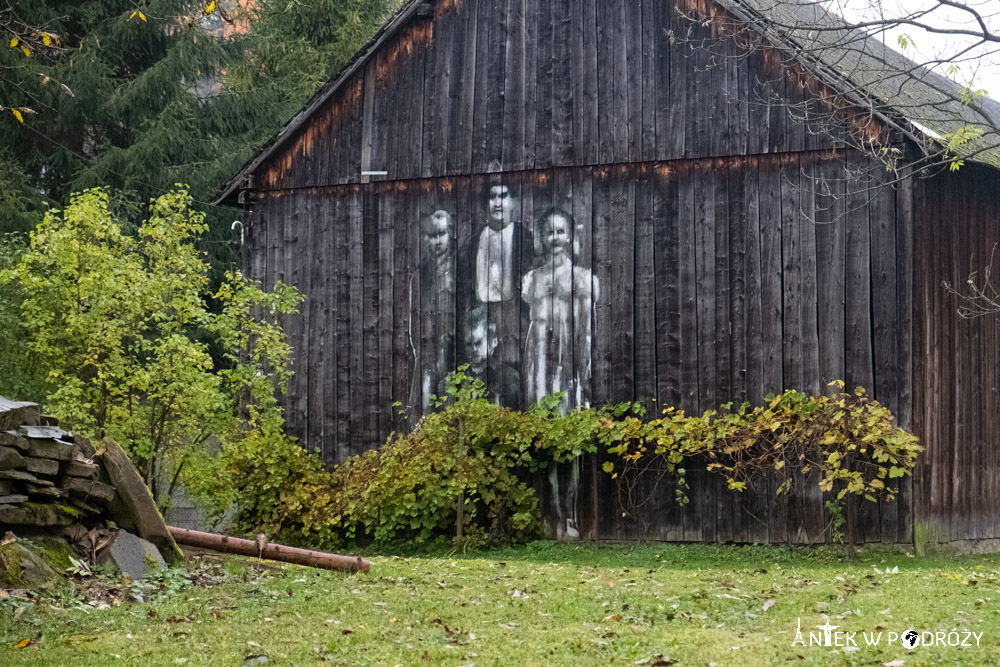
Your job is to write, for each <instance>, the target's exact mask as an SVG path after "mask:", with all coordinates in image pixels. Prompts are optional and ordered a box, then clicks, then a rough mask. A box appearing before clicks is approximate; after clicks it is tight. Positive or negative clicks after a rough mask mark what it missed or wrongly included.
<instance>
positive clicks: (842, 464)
mask: <svg viewBox="0 0 1000 667" xmlns="http://www.w3.org/2000/svg"><path fill="white" fill-rule="evenodd" d="M769 398H770V400H769V404H768V405H766V406H763V407H756V408H751V407H750V406H749V405H746V404H745V405H742V406H740V407H739V408H737V409H736V410H731V409H730V408H731V406H724V407H723V409H722V411H708V412H706V413H704V414H702V415H698V416H694V415H692V416H689V415H686V414H685V413H684V412H683V411H681V410H676V409H674V408H668V409H667V410H664V412H663V415H662V416H661V417H659V418H657V419H652V420H646V419H645V418H644V415H643V413H642V409H641V407H640V406H639V405H638V404H631V403H624V404H620V405H617V406H608V407H604V408H579V409H577V410H574V411H572V412H569V413H568V414H562V413H560V412H559V411H558V408H557V406H558V405H559V403H560V400H561V397H560V396H551V397H546V398H544V399H542V401H541V402H540V403H539V405H537V406H535V407H534V408H532V409H531V410H530V411H528V412H519V411H516V410H510V409H508V408H503V407H500V406H497V405H495V404H493V403H490V402H489V401H488V400H487V398H486V392H485V390H484V387H483V385H482V383H481V382H479V381H474V380H472V379H471V378H469V377H468V376H466V375H465V374H464V373H463V372H461V371H460V372H459V373H456V374H453V375H452V376H451V377H450V378H449V387H448V396H447V397H446V399H439V400H437V401H436V403H437V404H438V405H437V407H439V408H440V409H439V410H438V411H437V412H434V413H433V414H431V415H429V416H427V417H426V418H424V419H422V420H421V421H420V423H419V424H418V426H417V428H416V429H415V430H414V431H413V432H412V433H409V434H404V435H396V434H394V435H392V436H390V438H389V439H388V441H387V442H386V443H385V444H384V445H383V446H382V447H380V448H379V449H374V450H370V451H368V452H365V453H364V454H361V455H359V456H355V457H352V458H351V459H349V460H347V461H346V462H344V463H343V464H342V465H340V466H336V467H335V468H333V469H332V470H330V471H327V470H325V469H324V468H323V465H322V463H321V462H320V461H319V459H318V458H316V457H315V456H313V455H311V454H309V453H307V452H306V451H305V450H304V449H302V448H301V447H299V446H298V445H297V444H296V443H295V442H294V441H293V440H291V439H289V438H288V437H287V436H284V435H283V434H282V433H281V432H280V431H278V430H274V431H271V432H270V433H269V432H268V431H266V430H264V431H260V432H257V433H255V434H254V435H252V436H251V437H250V438H249V440H250V441H251V442H249V443H247V442H244V443H243V444H242V445H241V446H240V447H239V448H238V449H236V450H234V452H233V453H232V455H231V456H230V458H229V460H230V462H231V465H232V466H233V473H234V475H235V476H236V478H237V479H240V480H241V481H242V484H241V489H240V493H241V500H240V510H241V512H240V516H239V518H238V525H239V526H240V527H241V528H242V529H243V530H245V531H246V532H261V531H263V532H265V533H267V534H269V535H270V536H272V538H275V539H281V540H284V541H287V542H293V543H306V544H311V545H314V546H327V547H336V546H340V545H343V544H345V543H353V542H371V541H374V542H377V543H385V542H388V541H392V540H398V539H410V540H413V541H416V542H425V541H429V540H434V539H444V538H447V537H450V536H455V535H457V534H458V532H459V531H458V530H457V528H458V526H457V521H458V517H459V516H461V517H462V531H461V534H462V536H463V537H462V541H463V542H464V543H465V544H473V545H489V544H496V543H500V542H507V541H515V542H520V541H525V540H529V539H532V538H535V537H537V536H538V535H539V532H540V527H541V516H540V511H539V504H538V498H537V497H536V494H535V492H534V490H533V489H532V488H531V486H530V479H531V475H532V473H534V472H536V471H538V470H541V469H544V468H546V467H548V466H549V465H552V464H553V463H555V462H564V461H570V460H573V459H574V458H576V457H578V456H580V455H581V454H584V453H594V452H596V451H598V448H599V447H600V448H602V449H604V450H605V451H607V452H609V453H610V454H611V455H612V459H611V460H610V461H607V462H606V463H605V464H604V470H605V471H606V472H608V473H610V474H611V475H612V477H614V478H615V479H617V480H618V481H619V484H622V483H623V480H624V479H625V477H626V476H627V473H629V472H634V471H635V470H637V469H638V468H640V467H641V466H645V465H650V464H651V463H655V464H656V465H657V466H659V467H660V469H661V471H662V472H663V473H665V474H668V475H670V476H672V477H673V478H674V479H675V481H676V489H677V501H678V502H680V503H686V502H687V496H686V490H687V486H686V483H685V480H684V477H685V468H684V465H685V464H687V465H689V466H690V465H693V464H695V462H700V464H701V465H705V466H707V468H708V469H709V470H711V471H714V472H717V473H721V474H723V475H725V476H726V478H727V479H728V480H729V488H730V489H732V490H734V491H742V490H743V489H745V488H747V487H748V486H749V485H752V484H753V483H754V482H757V481H760V480H764V479H767V477H768V475H770V474H771V471H779V472H780V473H781V474H784V475H785V477H786V479H785V482H784V483H783V484H782V485H781V486H780V488H779V489H778V492H779V493H782V492H787V491H788V490H789V489H790V485H791V483H792V479H793V477H794V476H793V475H792V474H791V473H792V472H799V473H808V472H809V471H810V470H813V469H815V470H819V471H820V472H821V473H822V474H821V480H820V487H821V488H822V489H823V490H824V491H831V490H833V488H834V485H835V484H839V485H840V486H841V487H842V488H841V489H840V495H839V496H838V498H839V497H842V496H843V495H844V494H846V493H855V494H861V495H864V496H865V497H867V498H871V499H875V497H876V496H883V497H891V496H892V494H894V493H896V492H897V489H896V488H895V486H894V483H890V482H891V481H893V480H896V479H898V478H899V477H902V476H903V475H904V474H908V473H909V472H910V470H911V469H912V467H913V464H914V462H915V460H916V456H917V453H918V452H919V451H921V448H920V447H919V446H918V445H917V440H916V438H915V437H914V436H912V435H910V434H909V433H906V432H905V431H903V430H901V429H899V428H898V427H897V426H896V425H895V424H894V423H893V419H892V415H891V414H890V413H889V411H888V410H887V409H886V408H884V407H882V406H881V405H879V404H878V403H877V402H875V401H871V400H869V399H868V398H867V397H865V396H864V393H863V391H861V390H859V391H858V392H856V393H855V395H852V396H849V395H846V394H837V395H835V396H821V397H809V396H806V395H804V394H802V393H800V392H795V391H788V392H785V393H784V394H781V395H780V396H777V397H769ZM623 473H626V475H623ZM460 503H461V506H462V512H461V513H459V511H458V510H459V506H460V505H459V504H460ZM626 509H627V508H626Z"/></svg>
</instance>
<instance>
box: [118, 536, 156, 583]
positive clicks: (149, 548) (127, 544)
mask: <svg viewBox="0 0 1000 667" xmlns="http://www.w3.org/2000/svg"><path fill="white" fill-rule="evenodd" d="M107 551H108V554H109V555H110V557H111V559H112V560H113V561H114V563H115V565H117V566H118V569H120V570H121V571H122V572H123V573H125V574H127V575H128V576H129V577H131V578H132V579H141V578H142V577H145V576H148V575H149V574H151V573H153V572H155V571H156V570H159V569H162V568H164V567H166V566H167V564H166V562H165V561H164V560H163V556H161V555H160V551H159V550H158V549H157V548H156V547H155V546H154V545H153V544H152V543H151V542H147V541H146V540H144V539H142V538H141V537H138V536H136V535H133V534H132V533H130V532H128V531H127V530H119V531H118V535H117V536H116V537H115V541H114V542H112V543H111V546H110V547H108V549H107Z"/></svg>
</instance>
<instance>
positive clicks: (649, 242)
mask: <svg viewBox="0 0 1000 667" xmlns="http://www.w3.org/2000/svg"><path fill="white" fill-rule="evenodd" d="M652 178H653V170H652V168H651V167H650V166H648V165H639V166H637V167H635V179H636V180H635V274H634V278H633V282H634V284H635V311H634V320H635V357H634V359H635V366H634V369H633V378H634V382H635V392H634V393H635V400H637V401H641V402H642V405H643V407H645V409H646V415H647V419H655V418H656V417H657V416H658V412H659V411H658V410H657V404H656V393H657V378H656V371H657V363H656V265H655V258H654V254H655V245H656V242H655V238H654V236H655V231H654V225H655V212H654V204H653V196H654V195H653V193H654V186H653V180H652Z"/></svg>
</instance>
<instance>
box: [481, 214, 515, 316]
mask: <svg viewBox="0 0 1000 667" xmlns="http://www.w3.org/2000/svg"><path fill="white" fill-rule="evenodd" d="M513 245H514V225H513V223H511V224H509V225H507V226H506V227H504V228H503V229H501V230H500V231H495V230H494V229H493V228H492V227H486V229H484V230H483V233H482V234H480V235H479V249H478V250H477V252H476V297H477V298H478V299H479V300H480V301H482V302H483V303H492V302H496V301H507V300H509V299H512V298H514V276H513V273H514V262H513Z"/></svg>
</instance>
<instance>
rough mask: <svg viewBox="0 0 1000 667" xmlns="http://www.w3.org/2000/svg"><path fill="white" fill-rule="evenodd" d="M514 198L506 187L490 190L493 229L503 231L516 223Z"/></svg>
mask: <svg viewBox="0 0 1000 667" xmlns="http://www.w3.org/2000/svg"><path fill="white" fill-rule="evenodd" d="M514 205H515V200H514V197H513V196H512V195H511V194H510V189H509V188H508V187H507V186H506V185H494V186H493V187H491V188H490V215H489V224H490V227H492V228H493V229H503V228H504V227H506V226H507V225H509V224H510V223H511V222H513V221H514Z"/></svg>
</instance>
